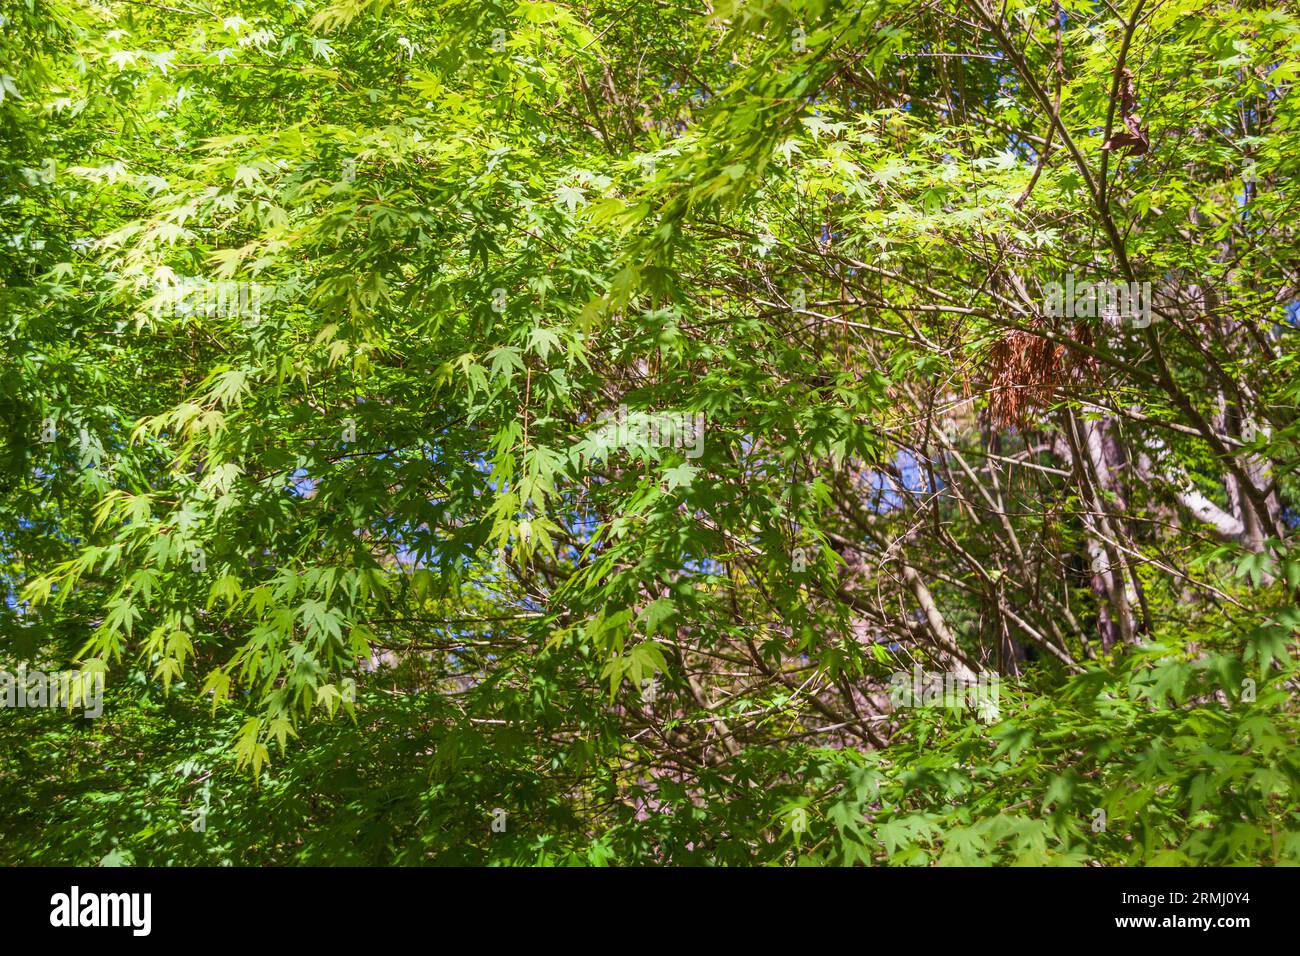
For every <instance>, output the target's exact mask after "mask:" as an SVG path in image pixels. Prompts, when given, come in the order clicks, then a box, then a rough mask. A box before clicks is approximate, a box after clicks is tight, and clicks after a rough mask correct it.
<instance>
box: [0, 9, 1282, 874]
mask: <svg viewBox="0 0 1300 956" xmlns="http://www.w3.org/2000/svg"><path fill="white" fill-rule="evenodd" d="M1285 6H1286V5H1280V4H1273V3H1267V2H1256V0H1235V2H1226V0H1164V2H1148V0H1114V2H1112V0H1100V2H1094V0H1059V2H1058V0H1052V2H1041V0H1006V2H1003V3H993V2H992V0H874V2H868V0H862V2H852V3H840V2H832V0H749V2H745V0H716V2H711V0H618V2H606V0H592V2H583V3H560V2H546V0H536V2H535V0H521V2H516V0H509V2H501V0H408V2H393V0H340V2H335V3H329V2H327V0H242V2H235V0H159V2H146V0H7V2H5V3H4V4H3V5H0V11H3V15H2V18H0V144H2V148H0V279H2V280H3V288H2V289H0V335H2V336H3V340H4V350H3V356H2V357H0V382H2V384H3V387H2V388H0V419H2V420H3V426H4V427H3V428H0V584H2V585H3V588H4V589H5V592H6V600H5V601H4V602H2V603H0V669H3V670H4V671H5V672H6V674H13V675H19V674H20V673H21V674H23V675H26V676H24V677H23V680H30V679H31V678H32V675H33V673H36V674H43V675H50V674H54V673H56V672H67V671H74V672H75V673H76V674H77V675H78V680H80V681H81V683H80V684H78V685H77V686H78V687H80V688H81V696H80V698H78V697H77V695H76V694H74V695H73V698H72V699H70V700H68V701H65V704H71V705H72V706H62V705H61V706H49V705H48V704H49V702H48V701H47V702H46V705H45V706H41V705H39V704H35V705H34V704H32V700H31V699H30V698H29V699H28V701H27V703H28V706H21V704H20V703H19V700H20V698H19V697H18V696H15V695H14V694H12V693H11V699H12V702H10V703H8V705H7V706H6V707H5V708H4V709H3V710H0V807H2V808H3V810H0V837H3V839H0V846H3V847H4V849H3V851H2V852H3V858H4V859H5V861H6V862H38V863H75V864H95V863H101V862H102V863H106V864H113V863H138V864H220V863H231V864H236V865H240V864H292V863H312V864H320V863H356V864H390V863H391V864H416V863H434V864H450V863H470V864H486V863H495V864H509V863H513V864H539V863H541V864H679V865H680V864H766V863H778V864H793V863H812V864H854V863H864V864H885V863H888V864H910V865H926V864H934V863H938V864H954V863H955V864H972V863H980V864H1036V865H1043V864H1073V865H1078V864H1086V863H1101V864H1112V865H1113V864H1139V865H1147V864H1168V863H1175V864H1196V865H1201V864H1206V865H1209V864H1240V863H1246V864H1279V863H1297V862H1300V797H1298V793H1300V751H1298V750H1297V732H1298V731H1300V708H1298V707H1297V702H1296V697H1295V691H1296V687H1297V680H1298V677H1300V675H1297V671H1296V663H1295V655H1296V640H1297V636H1300V604H1298V601H1300V547H1298V542H1300V539H1297V537H1296V527H1297V524H1300V511H1298V510H1297V509H1298V508H1300V480H1298V478H1297V474H1298V472H1300V467H1298V465H1300V419H1298V418H1297V407H1298V405H1300V348H1298V338H1297V336H1298V332H1297V312H1298V310H1300V258H1298V257H1297V249H1298V248H1300V244H1298V243H1297V221H1298V220H1297V214H1296V213H1297V209H1296V207H1297V202H1298V201H1300V191H1297V187H1296V183H1297V181H1298V179H1300V103H1298V101H1297V95H1298V94H1297V91H1296V83H1297V78H1298V77H1300V12H1297V11H1296V10H1294V9H1286V8H1285ZM96 675H102V676H99V677H97V676H96ZM96 679H97V680H100V681H102V687H103V699H102V713H101V714H98V715H96V714H93V713H92V709H91V708H88V707H87V708H83V707H82V705H83V704H85V703H87V701H88V698H89V696H90V695H91V692H92V690H93V688H94V686H95V680H96ZM10 689H11V690H12V682H11V683H10Z"/></svg>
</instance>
